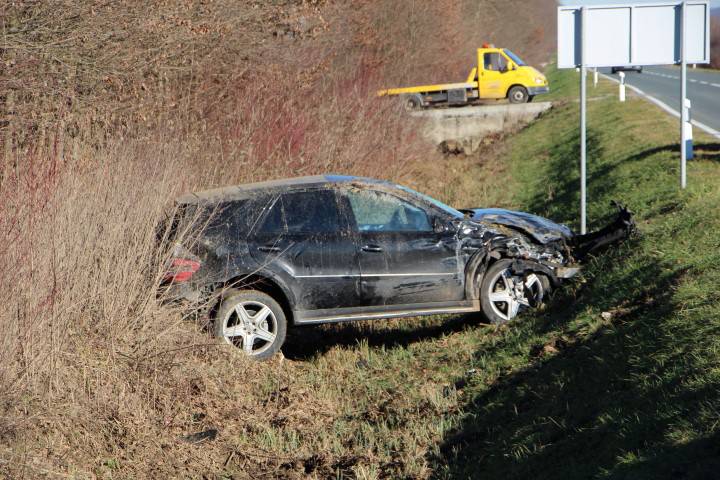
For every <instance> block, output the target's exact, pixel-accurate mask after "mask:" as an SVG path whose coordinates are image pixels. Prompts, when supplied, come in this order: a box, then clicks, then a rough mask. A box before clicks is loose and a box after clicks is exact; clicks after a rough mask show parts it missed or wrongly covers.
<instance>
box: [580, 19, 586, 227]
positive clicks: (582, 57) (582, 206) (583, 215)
mask: <svg viewBox="0 0 720 480" xmlns="http://www.w3.org/2000/svg"><path fill="white" fill-rule="evenodd" d="M586 18H587V8H585V7H582V9H581V10H580V25H581V26H580V31H581V33H580V233H581V234H582V235H585V233H587V191H586V187H587V132H586V128H585V127H586V126H587V118H586V116H587V66H586V65H585V62H586V55H587V48H586V37H587V35H585V25H586V23H585V22H586Z"/></svg>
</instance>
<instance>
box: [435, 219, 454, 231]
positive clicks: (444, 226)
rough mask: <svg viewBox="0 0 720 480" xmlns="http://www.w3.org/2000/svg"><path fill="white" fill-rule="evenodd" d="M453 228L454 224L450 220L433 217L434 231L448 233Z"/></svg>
mask: <svg viewBox="0 0 720 480" xmlns="http://www.w3.org/2000/svg"><path fill="white" fill-rule="evenodd" d="M452 230H453V226H452V224H451V223H450V222H446V221H444V220H441V219H439V218H437V217H436V218H434V219H433V232H435V233H446V232H450V231H452Z"/></svg>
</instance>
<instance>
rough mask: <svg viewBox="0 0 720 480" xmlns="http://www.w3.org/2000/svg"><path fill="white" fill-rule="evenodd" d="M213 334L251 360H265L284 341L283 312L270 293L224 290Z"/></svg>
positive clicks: (284, 320) (284, 323) (284, 321)
mask: <svg viewBox="0 0 720 480" xmlns="http://www.w3.org/2000/svg"><path fill="white" fill-rule="evenodd" d="M214 330H215V332H214V333H215V336H216V337H218V338H222V339H224V340H225V342H227V343H229V344H230V345H233V346H235V347H237V348H239V349H240V350H242V351H243V352H244V353H245V354H246V355H247V356H249V357H250V358H252V359H253V360H267V359H268V358H270V357H272V356H273V355H274V354H275V353H277V352H278V351H279V350H280V347H282V344H283V342H285V333H286V331H287V320H286V319H285V312H283V309H282V307H281V306H280V304H278V302H276V301H275V299H273V298H272V297H271V296H270V295H268V294H266V293H262V292H258V291H255V290H231V291H229V292H227V293H226V295H225V296H224V298H223V300H222V302H221V303H220V308H219V309H218V312H217V315H216V317H215V329H214Z"/></svg>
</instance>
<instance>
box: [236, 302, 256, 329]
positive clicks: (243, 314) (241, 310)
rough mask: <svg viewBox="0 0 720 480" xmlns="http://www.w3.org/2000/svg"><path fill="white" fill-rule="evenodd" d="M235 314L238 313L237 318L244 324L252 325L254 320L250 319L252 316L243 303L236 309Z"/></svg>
mask: <svg viewBox="0 0 720 480" xmlns="http://www.w3.org/2000/svg"><path fill="white" fill-rule="evenodd" d="M235 313H237V316H238V318H239V319H240V322H241V323H242V324H244V325H250V324H251V323H252V320H251V319H250V314H248V312H247V310H245V305H243V304H242V303H239V304H238V305H237V306H236V307H235Z"/></svg>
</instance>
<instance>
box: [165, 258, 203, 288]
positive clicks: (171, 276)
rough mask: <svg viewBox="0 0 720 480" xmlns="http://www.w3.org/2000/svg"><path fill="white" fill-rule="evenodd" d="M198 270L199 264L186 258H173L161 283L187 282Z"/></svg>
mask: <svg viewBox="0 0 720 480" xmlns="http://www.w3.org/2000/svg"><path fill="white" fill-rule="evenodd" d="M199 269H200V262H198V261H196V260H190V259H187V258H173V259H172V261H171V262H170V267H168V269H167V271H166V272H165V276H164V277H163V282H176V283H177V282H187V281H188V280H190V277H192V276H193V274H194V273H195V272H197V271H198V270H199Z"/></svg>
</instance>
